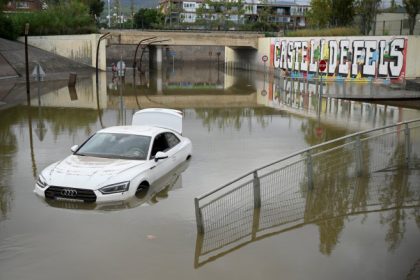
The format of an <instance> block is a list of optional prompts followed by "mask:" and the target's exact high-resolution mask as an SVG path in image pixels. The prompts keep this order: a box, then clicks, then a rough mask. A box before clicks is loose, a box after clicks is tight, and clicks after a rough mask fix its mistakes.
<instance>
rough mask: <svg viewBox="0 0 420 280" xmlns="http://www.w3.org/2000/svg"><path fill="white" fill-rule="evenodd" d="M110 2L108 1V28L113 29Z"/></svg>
mask: <svg viewBox="0 0 420 280" xmlns="http://www.w3.org/2000/svg"><path fill="white" fill-rule="evenodd" d="M109 2H110V0H108V28H111V8H110V3H109Z"/></svg>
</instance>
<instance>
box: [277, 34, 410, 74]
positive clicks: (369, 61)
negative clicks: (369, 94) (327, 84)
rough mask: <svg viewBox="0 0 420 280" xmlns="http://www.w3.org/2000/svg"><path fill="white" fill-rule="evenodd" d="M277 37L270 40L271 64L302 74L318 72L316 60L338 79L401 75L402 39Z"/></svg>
mask: <svg viewBox="0 0 420 280" xmlns="http://www.w3.org/2000/svg"><path fill="white" fill-rule="evenodd" d="M365 38H367V37H364V38H362V37H361V38H360V39H359V38H358V39H351V40H350V39H343V40H325V39H309V40H301V39H300V40H279V39H273V41H272V45H273V46H272V47H273V48H274V54H275V55H274V58H272V59H273V64H272V65H274V67H275V68H280V69H283V70H287V71H292V72H294V73H300V74H303V75H309V74H315V73H317V72H318V71H319V69H318V67H319V66H318V63H319V61H320V60H325V61H327V70H326V73H327V74H328V76H331V77H341V78H358V79H361V78H366V77H372V78H381V77H382V78H393V79H395V78H401V77H403V76H404V75H405V54H406V52H407V39H406V38H385V39H383V38H384V37H381V38H380V39H379V40H372V39H370V38H369V40H367V39H365Z"/></svg>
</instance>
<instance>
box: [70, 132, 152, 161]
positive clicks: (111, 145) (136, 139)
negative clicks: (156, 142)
mask: <svg viewBox="0 0 420 280" xmlns="http://www.w3.org/2000/svg"><path fill="white" fill-rule="evenodd" d="M150 140H151V137H149V136H142V135H132V134H121V133H97V134H95V135H94V136H92V137H91V138H90V139H89V140H87V141H86V142H85V143H84V144H83V145H82V146H81V147H80V149H79V150H78V151H77V153H76V155H88V156H96V157H106V158H121V159H138V160H145V159H146V157H147V152H148V150H149V145H150Z"/></svg>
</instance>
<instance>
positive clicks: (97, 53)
mask: <svg viewBox="0 0 420 280" xmlns="http://www.w3.org/2000/svg"><path fill="white" fill-rule="evenodd" d="M109 34H110V33H109V32H107V33H105V34H104V35H102V36H101V37H99V40H98V45H97V46H96V86H97V85H98V81H99V78H98V75H99V74H98V62H99V45H100V44H101V40H102V39H103V38H105V37H106V36H108V35H109Z"/></svg>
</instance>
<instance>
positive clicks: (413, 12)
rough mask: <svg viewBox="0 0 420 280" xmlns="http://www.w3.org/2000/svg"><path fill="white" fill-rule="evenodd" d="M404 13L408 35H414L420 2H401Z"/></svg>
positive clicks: (416, 0) (405, 0) (408, 0)
mask: <svg viewBox="0 0 420 280" xmlns="http://www.w3.org/2000/svg"><path fill="white" fill-rule="evenodd" d="M403 4H404V8H405V11H406V12H407V14H408V28H409V30H410V35H413V33H414V27H415V26H416V16H417V14H418V13H419V11H420V0H403Z"/></svg>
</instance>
